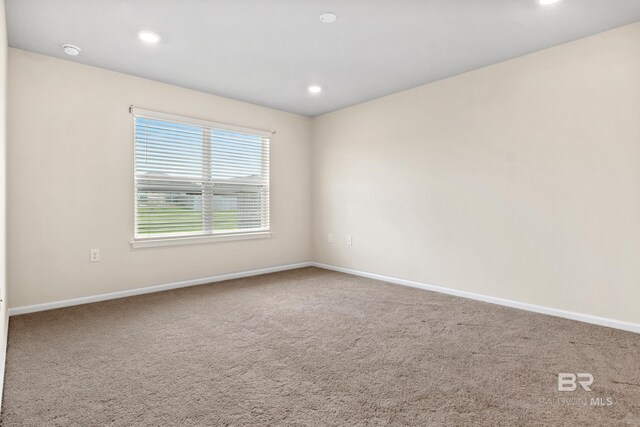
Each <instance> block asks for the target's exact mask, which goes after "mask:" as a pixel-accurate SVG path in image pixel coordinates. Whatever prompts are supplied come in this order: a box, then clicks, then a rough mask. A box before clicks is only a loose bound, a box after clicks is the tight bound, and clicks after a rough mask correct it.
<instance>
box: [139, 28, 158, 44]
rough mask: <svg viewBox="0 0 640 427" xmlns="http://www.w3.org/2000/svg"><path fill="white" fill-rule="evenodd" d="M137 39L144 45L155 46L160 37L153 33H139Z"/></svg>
mask: <svg viewBox="0 0 640 427" xmlns="http://www.w3.org/2000/svg"><path fill="white" fill-rule="evenodd" d="M138 38H139V39H140V40H142V41H143V42H145V43H150V44H156V43H158V42H159V41H160V36H159V35H158V34H156V33H154V32H153V31H140V32H139V33H138Z"/></svg>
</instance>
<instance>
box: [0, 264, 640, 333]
mask: <svg viewBox="0 0 640 427" xmlns="http://www.w3.org/2000/svg"><path fill="white" fill-rule="evenodd" d="M310 266H314V267H318V268H324V269H326V270H333V271H338V272H341V273H346V274H353V275H355V276H361V277H367V278H369V279H375V280H380V281H383V282H388V283H393V284H396V285H402V286H409V287H412V288H418V289H425V290H427V291H433V292H439V293H443V294H448V295H454V296H457V297H462V298H469V299H473V300H477V301H483V302H488V303H491V304H498V305H503V306H506V307H512V308H517V309H520V310H526V311H532V312H534V313H541V314H547V315H550V316H556V317H562V318H565V319H571V320H578V321H580V322H585V323H591V324H594V325H599V326H607V327H609V328H614V329H621V330H624V331H629V332H635V333H640V324H637V323H630V322H624V321H621V320H615V319H608V318H604V317H598V316H592V315H590V314H583V313H576V312H573V311H566V310H560V309H557V308H551V307H545V306H542V305H535V304H529V303H525V302H520V301H513V300H508V299H504V298H498V297H492V296H488V295H483V294H477V293H473V292H467V291H461V290H457V289H451V288H445V287H442V286H436V285H430V284H427V283H421V282H416V281H414V280H407V279H399V278H397V277H391V276H384V275H382V274H376V273H369V272H366V271H359V270H354V269H351V268H345V267H339V266H335V265H329V264H323V263H320V262H311V261H310V262H300V263H296V264H286V265H278V266H274V267H266V268H259V269H255V270H246V271H240V272H236V273H228V274H219V275H216V276H210V277H202V278H199V279H191V280H184V281H180V282H173V283H166V284H163V285H154V286H147V287H144V288H136V289H129V290H125V291H118V292H110V293H106V294H100V295H92V296H87V297H81V298H74V299H68V300H62V301H54V302H50V303H44V304H34V305H27V306H23V307H14V308H10V309H9V316H17V315H19V314H27V313H34V312H37V311H44V310H52V309H55V308H62V307H70V306H74V305H80V304H88V303H92V302H99V301H107V300H111V299H117V298H124V297H130V296H135V295H142V294H148V293H152V292H161V291H167V290H170V289H178V288H185V287H188V286H196V285H203V284H206V283H214V282H221V281H224V280H232V279H240V278H243V277H250V276H258V275H261V274H268V273H276V272H278V271H285V270H294V269H297V268H303V267H310Z"/></svg>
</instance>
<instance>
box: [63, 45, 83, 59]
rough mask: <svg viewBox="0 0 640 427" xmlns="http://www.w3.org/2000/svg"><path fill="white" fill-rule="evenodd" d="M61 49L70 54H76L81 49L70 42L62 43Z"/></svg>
mask: <svg viewBox="0 0 640 427" xmlns="http://www.w3.org/2000/svg"><path fill="white" fill-rule="evenodd" d="M62 49H63V50H64V53H66V54H67V55H71V56H78V55H79V54H80V52H81V51H82V49H80V48H79V47H78V46H74V45H72V44H63V45H62Z"/></svg>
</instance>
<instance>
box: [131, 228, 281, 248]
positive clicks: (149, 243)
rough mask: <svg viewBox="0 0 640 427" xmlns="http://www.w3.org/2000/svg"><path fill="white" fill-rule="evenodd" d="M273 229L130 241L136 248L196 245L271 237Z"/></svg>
mask: <svg viewBox="0 0 640 427" xmlns="http://www.w3.org/2000/svg"><path fill="white" fill-rule="evenodd" d="M272 236H273V231H271V230H269V231H257V232H252V233H228V234H218V235H216V234H206V235H203V236H184V237H161V238H150V239H137V240H136V239H133V240H132V241H130V242H129V243H130V244H131V247H133V248H134V249H137V248H155V247H158V246H178V245H196V244H199V243H217V242H228V241H233V240H253V239H270V238H271V237H272Z"/></svg>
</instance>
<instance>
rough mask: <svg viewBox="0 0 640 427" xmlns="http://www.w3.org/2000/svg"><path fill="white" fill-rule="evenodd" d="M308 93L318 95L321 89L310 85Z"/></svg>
mask: <svg viewBox="0 0 640 427" xmlns="http://www.w3.org/2000/svg"><path fill="white" fill-rule="evenodd" d="M308 89H309V92H311V93H320V92H322V87H321V86H318V85H311V86H309V87H308Z"/></svg>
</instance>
